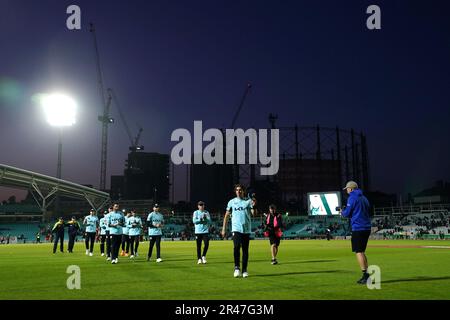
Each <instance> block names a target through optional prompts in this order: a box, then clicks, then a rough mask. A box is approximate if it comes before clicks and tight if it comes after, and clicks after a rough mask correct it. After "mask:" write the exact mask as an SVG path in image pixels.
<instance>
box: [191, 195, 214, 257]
mask: <svg viewBox="0 0 450 320" xmlns="http://www.w3.org/2000/svg"><path fill="white" fill-rule="evenodd" d="M197 207H198V210H197V211H195V212H194V215H193V217H192V222H193V223H194V226H195V240H196V242H197V259H198V260H197V264H202V263H203V264H205V263H206V253H207V252H208V247H209V225H210V223H211V217H210V215H209V212H208V211H206V210H205V203H204V202H203V201H199V202H198V204H197ZM202 241H203V242H204V243H205V246H204V247H203V254H201V250H202Z"/></svg>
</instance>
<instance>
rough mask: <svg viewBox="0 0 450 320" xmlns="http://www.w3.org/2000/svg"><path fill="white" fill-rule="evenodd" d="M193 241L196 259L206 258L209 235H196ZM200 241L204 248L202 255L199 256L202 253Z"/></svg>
mask: <svg viewBox="0 0 450 320" xmlns="http://www.w3.org/2000/svg"><path fill="white" fill-rule="evenodd" d="M195 239H196V241H197V259H201V257H206V253H207V252H208V248H209V234H208V233H199V234H196V235H195ZM202 241H203V242H204V243H205V246H204V247H203V254H202V255H200V254H201V251H202Z"/></svg>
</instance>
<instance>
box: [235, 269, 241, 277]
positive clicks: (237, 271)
mask: <svg viewBox="0 0 450 320" xmlns="http://www.w3.org/2000/svg"><path fill="white" fill-rule="evenodd" d="M240 276H241V272H240V271H239V269H236V270H234V277H235V278H238V277H240Z"/></svg>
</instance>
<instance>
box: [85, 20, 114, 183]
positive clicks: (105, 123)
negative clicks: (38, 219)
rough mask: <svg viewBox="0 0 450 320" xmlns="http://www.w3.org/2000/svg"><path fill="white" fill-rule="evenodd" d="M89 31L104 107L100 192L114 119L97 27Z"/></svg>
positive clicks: (99, 118)
mask: <svg viewBox="0 0 450 320" xmlns="http://www.w3.org/2000/svg"><path fill="white" fill-rule="evenodd" d="M89 31H90V32H91V33H92V36H93V39H94V48H95V58H96V64H97V80H98V90H99V93H100V98H101V105H102V106H103V115H100V116H99V117H98V120H99V121H100V122H101V123H102V148H101V149H102V151H101V160H100V190H106V164H107V158H108V125H109V124H111V123H114V119H112V118H111V117H110V116H109V109H110V106H111V96H108V100H106V98H105V90H104V87H103V74H102V69H101V65H100V54H99V52H98V45H97V36H96V34H95V27H94V24H93V23H90V28H89Z"/></svg>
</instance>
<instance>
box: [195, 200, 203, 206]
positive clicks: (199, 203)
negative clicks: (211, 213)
mask: <svg viewBox="0 0 450 320" xmlns="http://www.w3.org/2000/svg"><path fill="white" fill-rule="evenodd" d="M197 205H198V206H204V205H205V203H204V202H203V201H199V202H197Z"/></svg>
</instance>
